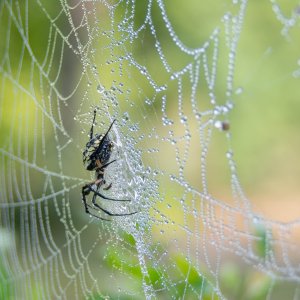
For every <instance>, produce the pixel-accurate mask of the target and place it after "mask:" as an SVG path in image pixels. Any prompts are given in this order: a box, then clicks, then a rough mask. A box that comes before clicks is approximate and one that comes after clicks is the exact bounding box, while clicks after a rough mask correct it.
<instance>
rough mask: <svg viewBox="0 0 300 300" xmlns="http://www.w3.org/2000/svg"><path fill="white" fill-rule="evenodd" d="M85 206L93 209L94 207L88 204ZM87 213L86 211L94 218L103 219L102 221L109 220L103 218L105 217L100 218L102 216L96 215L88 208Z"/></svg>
mask: <svg viewBox="0 0 300 300" xmlns="http://www.w3.org/2000/svg"><path fill="white" fill-rule="evenodd" d="M87 206H88V208H90V209H95V208H94V207H92V206H91V205H89V204H87ZM87 213H88V214H89V215H90V216H92V217H95V218H97V219H99V220H104V221H109V222H110V221H111V220H109V219H105V218H102V217H100V216H97V215H95V214H93V213H91V212H90V210H88V212H87Z"/></svg>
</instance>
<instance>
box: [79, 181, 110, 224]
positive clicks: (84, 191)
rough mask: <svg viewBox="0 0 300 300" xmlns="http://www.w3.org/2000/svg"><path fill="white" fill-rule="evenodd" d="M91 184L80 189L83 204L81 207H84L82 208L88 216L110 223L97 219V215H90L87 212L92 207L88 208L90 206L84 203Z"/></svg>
mask: <svg viewBox="0 0 300 300" xmlns="http://www.w3.org/2000/svg"><path fill="white" fill-rule="evenodd" d="M91 184H93V182H92V183H90V184H86V185H85V186H83V187H82V202H83V205H84V208H85V212H86V213H87V214H89V215H90V216H93V217H95V218H98V219H100V220H105V221H110V220H108V219H104V218H101V217H99V216H97V215H95V214H93V213H91V212H90V211H89V208H93V207H92V206H90V205H89V204H88V203H87V201H86V196H87V195H88V194H89V193H90V192H91V188H90V186H91Z"/></svg>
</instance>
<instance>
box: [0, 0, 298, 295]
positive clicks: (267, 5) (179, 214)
mask: <svg viewBox="0 0 300 300" xmlns="http://www.w3.org/2000/svg"><path fill="white" fill-rule="evenodd" d="M262 3H263V2H262ZM297 5H299V3H298V2H296V1H294V3H292V4H289V5H287V4H285V5H284V3H280V2H279V1H269V2H268V1H265V2H264V4H263V11H264V12H263V13H262V16H261V18H264V17H265V18H267V17H268V18H270V20H272V22H273V23H272V24H276V26H277V27H276V29H274V31H276V33H278V36H280V38H281V42H282V44H283V45H289V46H290V47H292V46H294V48H293V49H295V48H296V49H297V50H299V46H296V45H297V43H296V41H297V38H296V37H295V35H296V33H297V30H298V33H299V6H297ZM251 9H253V6H252V5H250V4H248V3H247V1H245V0H240V1H238V0H232V1H210V3H209V6H207V4H204V3H203V4H199V3H198V1H185V4H184V5H183V4H182V3H181V2H180V1H174V2H173V1H172V3H167V2H166V1H165V2H164V1H162V0H156V1H150V0H149V1H134V0H132V1H129V0H128V1H113V0H112V1H75V0H73V1H66V0H61V1H55V2H53V3H52V1H45V0H26V1H9V0H4V1H1V2H0V33H1V34H0V36H1V45H0V54H1V55H0V78H1V96H0V100H1V105H0V107H1V110H0V123H1V128H0V130H1V131H0V132H1V142H0V146H1V148H0V156H1V165H0V171H1V175H0V180H1V184H0V199H1V203H0V207H1V227H0V229H1V237H0V247H1V252H0V253H1V256H0V276H1V284H0V287H1V288H0V293H1V299H106V298H107V299H108V298H113V299H115V298H119V299H141V298H147V299H152V298H153V299H154V298H161V299H166V298H168V299H171V298H172V299H226V298H229V299H233V298H235V299H242V298H243V299H265V298H268V299H281V298H282V297H285V298H286V299H298V298H300V294H299V293H300V291H299V282H300V277H299V276H300V268H299V263H300V262H299V255H298V249H299V243H298V242H297V236H298V234H299V213H298V214H297V215H296V217H295V218H294V219H293V220H289V221H288V222H282V221H278V220H276V219H274V218H272V217H268V216H266V215H264V214H262V213H259V212H257V211H256V210H255V209H254V208H255V205H253V203H252V202H251V201H252V200H250V197H248V193H247V192H246V190H247V188H245V187H244V185H242V184H241V183H240V181H242V178H243V176H241V175H240V174H239V175H238V170H239V172H240V171H241V174H242V175H245V173H243V169H244V168H245V169H249V168H253V167H254V168H257V169H258V168H259V164H260V163H261V161H260V159H261V156H259V155H258V157H257V158H258V163H256V164H254V165H253V166H252V165H245V164H243V163H241V167H240V165H239V163H240V161H239V158H240V157H241V156H242V155H240V156H239V157H238V158H236V155H235V153H236V152H235V147H236V148H238V149H239V150H240V151H242V150H241V149H243V148H242V147H240V146H239V144H238V143H237V140H238V138H239V137H240V136H241V135H239V133H240V132H241V131H242V135H243V136H246V138H247V139H248V140H250V141H251V138H252V137H251V135H250V134H249V131H246V133H245V131H244V129H245V128H242V130H241V131H237V130H236V128H239V126H242V124H244V123H243V122H242V120H241V119H238V117H237V116H236V115H237V114H239V113H240V114H244V115H245V113H242V108H243V107H246V108H247V103H243V102H241V101H242V100H241V98H243V95H244V93H243V91H244V88H248V90H251V88H252V87H251V84H248V82H246V80H245V81H244V84H241V86H239V85H237V84H236V82H239V81H238V75H240V76H242V77H243V75H242V74H244V73H247V74H250V73H251V72H254V71H255V70H256V69H255V68H258V69H259V70H261V69H260V68H261V67H262V66H265V64H264V62H265V57H266V58H267V59H268V63H269V66H272V65H274V64H276V61H277V58H276V56H272V54H271V51H269V50H270V49H269V50H268V51H266V52H265V54H264V55H263V54H262V52H260V54H258V56H257V57H258V60H259V62H258V63H257V65H256V66H249V65H244V62H243V61H241V60H239V59H238V57H239V53H240V52H239V51H240V50H239V43H240V42H242V41H243V39H245V38H244V36H243V32H244V31H246V32H248V31H247V26H248V27H249V26H251V24H252V25H253V23H251V21H249V19H250V18H254V13H253V11H252V10H251ZM185 13H186V14H185ZM247 16H249V19H248V18H247ZM256 17H257V16H256ZM193 18H195V19H193ZM199 19H200V20H201V22H200V23H198V24H202V25H201V26H200V27H199V25H197V23H196V21H195V20H199ZM257 19H259V17H257ZM180 20H181V21H180ZM182 20H184V22H183V21H182ZM193 22H194V23H195V24H193ZM198 22H199V21H198ZM264 24H266V23H264ZM183 25H185V26H186V27H184V26H183ZM265 26H266V25H265ZM203 27H205V28H203ZM257 35H259V32H257ZM298 35H299V34H298ZM246 39H247V36H246ZM249 40H250V43H251V42H252V44H250V43H249V44H248V46H247V47H248V48H247V51H248V52H249V50H250V52H251V51H254V50H253V49H254V44H253V41H252V40H251V38H250V37H249ZM268 43H271V42H270V41H267V42H266V44H267V45H268ZM187 45H190V46H187ZM298 45H299V37H298ZM252 47H253V48H252ZM270 47H271V46H270ZM278 51H279V50H278ZM282 51H283V50H282ZM291 57H292V59H293V64H292V66H289V67H290V69H286V70H284V71H282V72H283V73H282V74H284V75H285V79H284V81H283V83H284V84H286V86H287V88H289V85H288V84H289V83H290V82H291V81H292V80H297V78H299V76H300V75H299V74H300V71H299V64H298V66H297V59H299V51H298V52H297V54H295V51H294V52H293V55H291ZM266 65H267V63H266ZM247 68H250V69H247ZM245 69H246V70H247V71H245ZM241 70H242V71H241ZM290 70H292V71H290ZM252 77H254V75H252ZM275 80H276V78H275V79H274V80H273V81H271V82H270V85H271V86H272V88H275V85H276V83H275ZM259 84H260V82H259ZM253 93H254V92H253ZM293 93H294V91H293V90H290V94H291V95H292V94H293ZM250 94H251V92H250ZM283 95H285V96H287V95H286V94H283ZM246 96H247V95H246ZM246 96H245V97H246ZM292 96H293V95H292ZM292 96H291V97H292ZM252 98H254V97H252ZM250 99H251V96H250ZM255 103H257V102H255ZM241 107H242V108H241ZM94 109H96V110H97V117H96V124H95V127H94V132H96V133H105V132H106V130H107V129H108V127H109V125H110V124H111V122H112V121H113V120H114V119H116V123H115V124H114V125H113V127H112V131H111V133H110V138H111V140H112V141H113V142H114V150H113V153H112V157H111V159H116V162H115V163H113V164H111V165H110V166H109V167H108V168H107V170H106V173H105V180H106V182H107V183H112V188H111V189H109V190H107V191H103V194H104V193H105V195H107V196H108V197H112V198H116V199H128V200H131V201H130V202H123V203H122V202H112V201H105V200H103V199H100V198H98V199H97V201H98V203H99V205H101V207H103V208H105V209H107V210H109V211H111V212H115V213H121V214H122V213H128V212H134V211H137V212H138V213H137V214H134V215H130V216H121V217H111V218H110V217H109V216H107V215H105V214H104V213H103V212H99V211H98V210H96V209H95V210H94V213H95V214H99V216H101V217H103V218H108V219H110V221H101V220H98V219H95V218H91V217H89V216H88V215H87V214H85V212H84V207H83V205H82V202H81V187H82V186H83V185H84V184H86V183H87V182H90V181H92V180H93V178H94V174H93V173H92V172H88V171H86V170H85V169H84V167H83V165H82V151H83V149H84V146H85V144H86V143H87V141H88V139H89V129H90V127H91V125H92V119H93V111H94ZM250 117H251V118H252V119H253V120H254V122H255V121H256V119H255V118H254V115H253V114H252V115H250ZM256 129H257V128H255V127H254V128H253V129H252V136H253V132H256ZM250 131H251V126H250ZM259 131H260V130H257V132H259ZM247 133H248V134H247ZM254 139H255V138H254ZM298 146H299V144H298ZM268 149H269V148H267V146H266V147H265V148H264V149H263V151H264V153H268ZM246 155H247V152H246ZM245 176H246V175H245ZM265 177H266V176H265ZM247 191H248V190H247ZM249 194H251V193H249ZM90 200H91V199H90V198H89V200H88V201H90ZM89 203H90V202H89ZM281 205H282V203H281ZM268 208H269V210H272V206H271V204H270V205H269V206H268ZM283 209H284V205H282V206H281V210H283ZM298 210H299V206H298ZM282 291H285V292H284V293H283V292H282ZM282 293H283V294H282ZM283 295H284V296H283ZM276 297H277V298H276Z"/></svg>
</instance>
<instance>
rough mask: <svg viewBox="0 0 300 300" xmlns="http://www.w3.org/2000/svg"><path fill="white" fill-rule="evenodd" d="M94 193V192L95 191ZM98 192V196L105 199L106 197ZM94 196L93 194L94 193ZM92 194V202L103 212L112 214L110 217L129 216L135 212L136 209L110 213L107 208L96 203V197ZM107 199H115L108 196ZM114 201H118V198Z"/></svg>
mask: <svg viewBox="0 0 300 300" xmlns="http://www.w3.org/2000/svg"><path fill="white" fill-rule="evenodd" d="M95 194H96V192H95ZM97 194H99V196H100V197H102V198H103V199H107V197H103V195H101V194H100V193H97ZM94 196H95V195H94ZM94 196H93V199H92V203H93V205H94V206H95V207H97V208H98V209H100V210H102V211H103V212H104V213H106V214H107V215H109V216H112V217H121V216H130V215H134V214H136V213H137V211H135V212H132V213H123V214H115V213H111V212H110V211H108V210H107V209H105V208H103V207H101V206H100V205H99V204H98V203H96V197H94ZM108 200H115V199H110V198H108ZM115 201H119V200H115Z"/></svg>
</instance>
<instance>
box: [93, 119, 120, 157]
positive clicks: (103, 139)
mask: <svg viewBox="0 0 300 300" xmlns="http://www.w3.org/2000/svg"><path fill="white" fill-rule="evenodd" d="M115 121H116V119H114V120H113V121H112V123H111V124H110V126H109V128H108V130H107V131H106V133H105V135H104V137H103V138H102V139H101V141H100V143H99V146H98V148H97V149H96V151H95V152H96V153H98V149H101V148H102V144H103V142H104V141H105V139H106V137H107V135H108V134H109V132H110V130H111V128H112V126H113V125H114V123H115Z"/></svg>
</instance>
